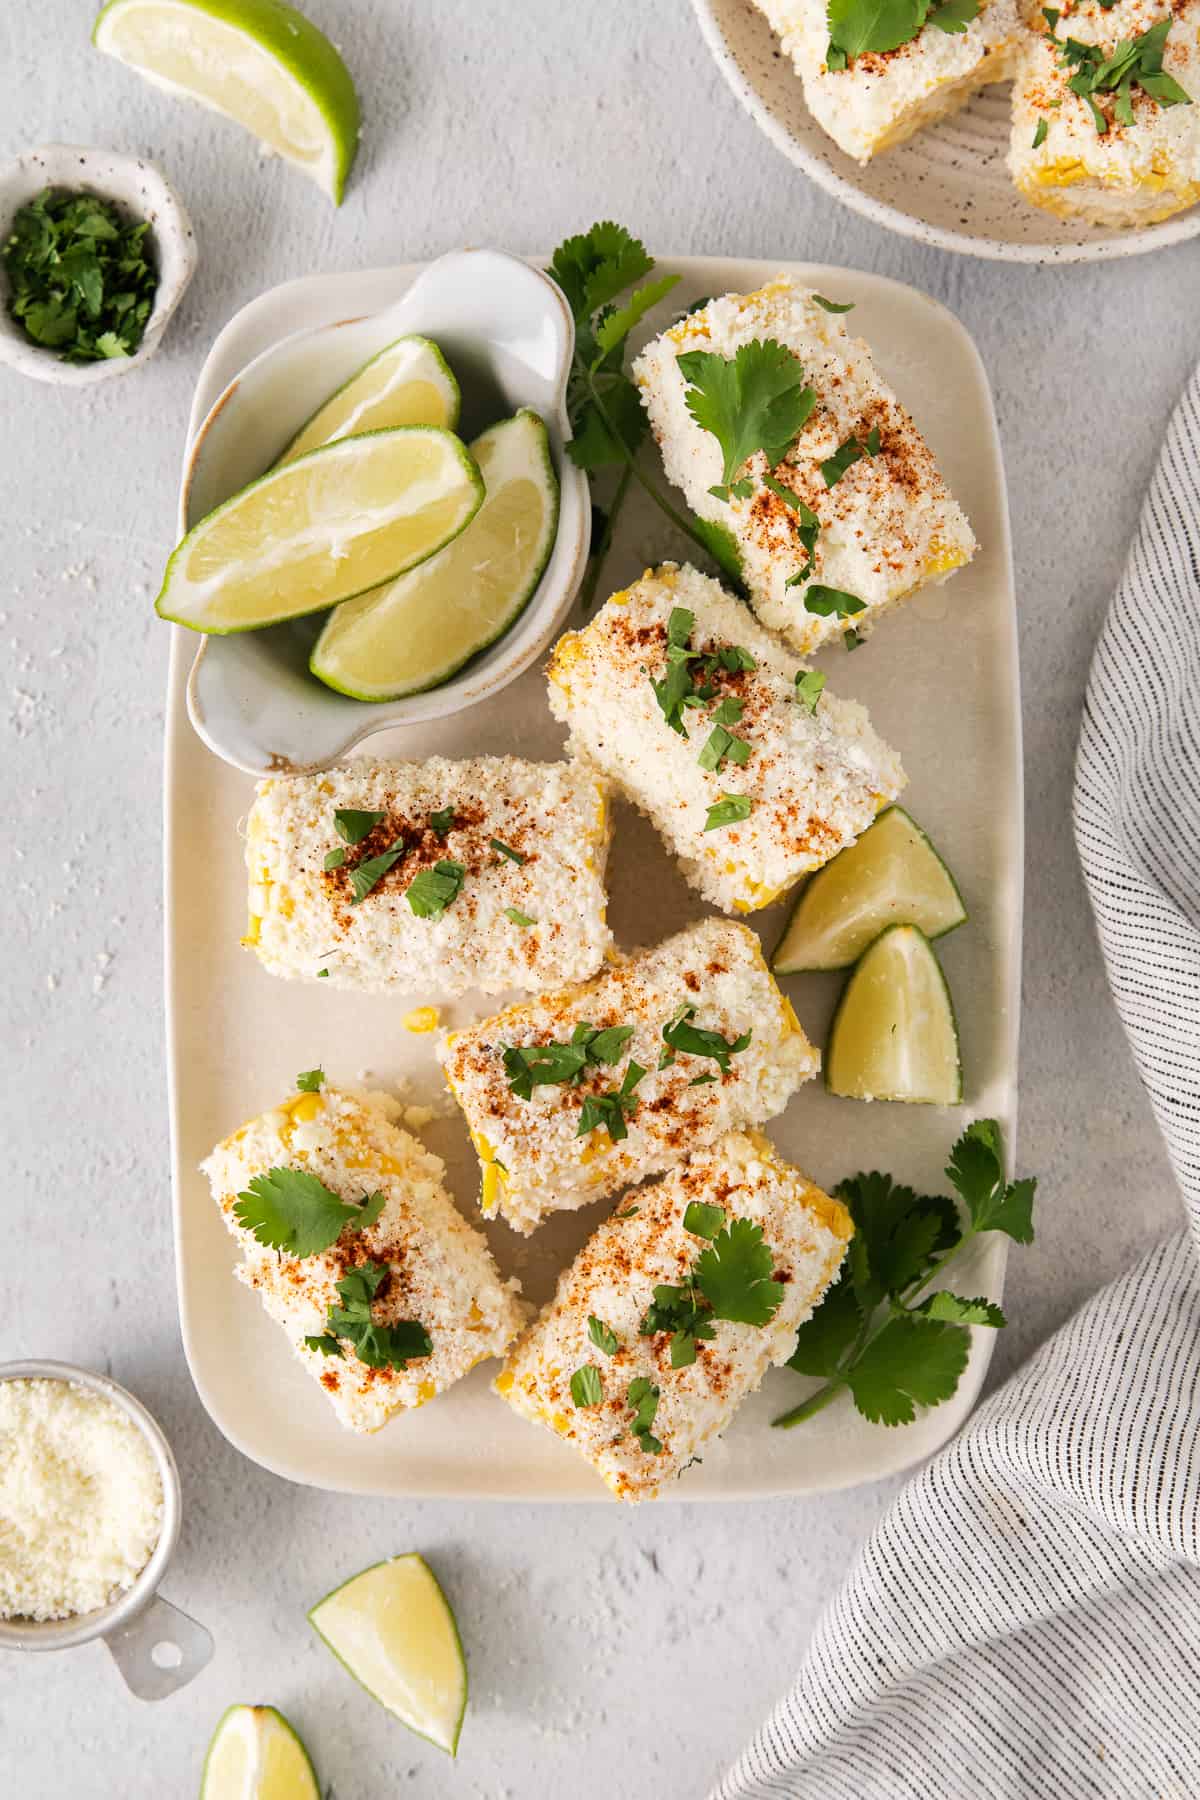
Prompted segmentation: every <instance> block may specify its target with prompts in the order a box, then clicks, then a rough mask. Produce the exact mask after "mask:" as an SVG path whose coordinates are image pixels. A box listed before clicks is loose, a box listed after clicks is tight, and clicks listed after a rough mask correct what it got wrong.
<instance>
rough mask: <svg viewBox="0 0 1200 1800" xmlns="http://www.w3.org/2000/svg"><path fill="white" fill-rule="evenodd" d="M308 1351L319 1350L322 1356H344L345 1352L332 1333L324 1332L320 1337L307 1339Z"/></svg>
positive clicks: (305, 1343) (305, 1341) (305, 1342)
mask: <svg viewBox="0 0 1200 1800" xmlns="http://www.w3.org/2000/svg"><path fill="white" fill-rule="evenodd" d="M304 1347H305V1349H306V1350H319V1351H320V1352H321V1355H322V1356H344V1355H345V1352H344V1351H343V1349H342V1346H341V1345H340V1344H339V1343H338V1341H337V1339H336V1338H335V1337H334V1335H333V1333H332V1332H331V1331H323V1332H322V1333H321V1335H320V1337H306V1338H305V1340H304Z"/></svg>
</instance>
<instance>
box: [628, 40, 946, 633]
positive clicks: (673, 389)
mask: <svg viewBox="0 0 1200 1800" xmlns="http://www.w3.org/2000/svg"><path fill="white" fill-rule="evenodd" d="M939 35H941V34H939ZM829 297H830V298H832V299H834V300H837V299H839V298H840V296H839V295H837V294H834V295H832V296H829ZM756 338H757V339H763V338H773V339H774V340H775V341H776V342H778V343H781V344H784V345H786V347H787V348H788V349H789V350H790V351H791V352H792V353H793V355H794V356H795V357H796V358H797V360H798V362H799V363H800V365H801V367H802V369H803V371H804V378H805V382H806V384H807V385H809V386H811V387H812V388H813V389H814V390H815V392H816V396H817V403H816V405H815V406H814V408H813V411H812V413H811V415H810V417H809V420H808V422H807V424H806V425H804V427H803V428H802V430H801V431H800V434H799V436H798V437H797V439H796V442H795V443H794V445H793V446H792V448H791V449H790V450H789V451H788V453H787V455H786V456H785V457H784V459H783V461H782V462H780V463H778V464H777V465H776V466H775V468H774V470H772V469H771V468H770V467H769V466H768V463H767V458H766V455H765V453H764V452H763V451H761V450H759V451H756V452H755V454H754V455H753V456H752V457H751V458H750V459H749V462H748V464H747V469H746V472H747V474H748V475H749V478H750V480H751V482H752V484H753V492H752V493H751V495H750V496H749V497H748V498H740V497H739V496H737V495H736V494H731V496H730V499H729V500H728V501H724V500H718V499H717V498H716V497H715V496H714V495H712V494H710V493H709V489H710V488H711V487H713V486H719V485H720V484H721V480H722V472H723V463H722V454H721V447H720V444H719V443H718V441H717V439H716V438H715V437H714V436H713V434H712V433H711V432H710V431H705V430H703V429H702V428H701V427H700V426H699V425H697V423H696V421H695V420H694V419H693V418H692V416H691V414H690V413H689V411H688V409H687V399H686V394H687V384H686V383H685V381H684V378H683V376H682V374H681V373H680V370H679V365H678V361H677V359H678V357H679V356H680V354H681V353H682V352H684V351H688V350H706V351H711V352H715V353H717V354H718V355H720V356H723V357H727V358H728V357H732V356H733V355H734V354H735V353H736V351H737V350H738V349H739V347H740V346H741V345H743V344H749V343H751V342H753V341H754V340H755V339H756ZM633 373H634V376H635V378H636V380H637V383H638V386H639V388H640V389H641V394H642V400H643V403H644V405H645V407H646V411H647V414H648V415H649V419H650V426H651V430H652V431H653V433H654V436H655V438H656V440H657V442H658V445H659V448H660V449H661V451H662V458H663V466H664V468H665V469H666V472H667V474H668V476H669V477H670V479H671V480H672V481H673V482H674V483H675V484H676V486H678V487H680V488H682V490H683V492H684V494H685V495H686V497H687V501H688V504H689V506H690V507H691V508H692V510H693V511H694V512H696V513H699V514H700V516H701V517H702V518H705V519H711V520H713V521H714V522H715V523H717V524H720V525H724V526H725V527H726V528H727V529H728V530H729V531H731V532H732V534H733V537H734V539H735V541H736V544H737V548H738V551H739V553H740V555H741V559H742V572H743V575H744V577H745V581H746V585H747V587H748V589H749V592H750V601H751V605H752V606H753V607H754V610H755V612H756V613H757V614H758V616H759V618H760V619H761V620H762V622H763V624H764V625H769V626H771V627H772V628H773V629H774V630H776V631H780V632H782V633H783V635H784V636H785V637H786V638H787V639H788V641H789V642H790V643H791V644H794V645H795V647H796V649H797V650H799V651H800V653H801V654H802V655H804V654H807V653H809V652H810V651H813V650H816V649H818V648H819V647H820V645H822V644H824V643H827V642H829V641H830V640H831V639H836V638H839V637H840V636H841V634H842V632H843V631H844V630H845V629H846V627H847V626H848V625H852V626H853V627H854V629H855V630H856V631H858V632H859V633H860V634H863V633H864V632H867V631H869V630H870V629H871V627H872V625H873V624H874V623H875V621H876V620H877V618H878V617H879V614H880V613H881V612H882V611H883V610H884V609H885V608H886V607H888V606H891V605H892V604H893V603H894V602H895V601H897V600H902V599H904V598H905V597H906V596H907V595H909V594H912V593H914V592H916V590H917V589H918V588H921V587H924V586H925V585H926V584H928V583H930V582H938V581H942V580H944V579H945V577H946V576H947V575H949V574H950V573H951V571H952V570H954V569H957V568H960V567H961V566H962V564H963V563H967V562H970V560H971V558H972V556H973V555H974V554H975V538H974V535H973V534H972V531H971V527H970V526H969V524H968V523H967V520H966V517H965V516H964V514H963V512H962V509H961V508H960V507H959V505H958V504H957V502H956V501H955V500H954V499H953V498H952V497H951V495H950V493H949V492H948V490H947V488H946V484H945V482H944V481H943V479H942V477H941V474H940V473H939V471H938V467H937V464H936V463H935V461H934V459H933V453H932V452H931V450H930V449H929V446H928V445H927V444H926V442H925V440H924V438H923V437H922V436H921V434H920V432H919V431H918V430H917V428H916V426H915V425H914V424H913V421H912V419H911V418H910V417H909V415H908V413H907V412H906V411H905V409H904V408H903V407H902V406H901V404H900V402H899V401H898V400H897V398H896V396H895V395H894V394H893V393H892V391H891V389H890V388H889V387H888V386H887V385H886V384H885V383H884V382H883V381H881V380H880V377H879V375H878V374H877V373H876V370H875V366H874V363H873V362H872V360H871V353H870V350H869V349H868V348H867V346H866V344H865V343H864V342H863V341H862V339H861V338H854V337H851V336H850V333H849V331H848V330H847V328H846V325H845V322H844V319H843V318H842V317H841V316H839V315H837V314H833V313H828V312H826V311H825V310H824V308H823V307H821V306H820V305H818V303H817V301H816V300H815V299H814V298H813V295H812V292H811V291H810V290H809V289H808V288H804V287H801V286H800V285H799V284H798V283H797V282H795V281H793V280H791V278H790V277H788V276H785V275H781V276H779V278H778V279H777V280H775V281H773V282H771V283H769V285H768V286H766V287H764V288H760V289H759V290H758V292H757V293H753V294H727V295H725V297H724V298H723V299H720V300H711V301H710V302H709V304H708V305H707V306H705V307H703V308H702V309H701V310H700V311H699V312H694V313H689V314H688V315H687V317H686V318H684V319H682V320H680V322H679V324H677V325H673V326H672V327H671V328H670V330H669V331H665V332H664V333H663V334H662V336H661V337H657V338H655V339H654V340H653V342H652V343H650V344H648V345H647V346H646V348H645V349H644V350H643V351H642V353H641V355H640V356H639V357H638V358H637V359H636V361H635V363H634V365H633ZM872 431H877V432H878V434H879V450H878V453H877V454H876V455H874V456H866V455H864V456H862V457H861V458H860V459H859V460H858V461H857V462H855V463H853V464H852V465H851V467H849V468H848V469H847V470H846V471H845V473H844V474H843V475H842V476H841V479H840V480H839V481H838V482H837V483H836V484H835V485H834V486H833V487H829V486H828V485H827V483H826V481H825V478H824V476H823V475H822V473H821V464H822V463H823V462H825V461H827V460H828V459H829V458H830V457H832V456H833V454H834V452H835V451H836V450H838V449H839V448H840V446H841V445H843V444H844V443H845V442H846V441H847V440H848V439H851V438H853V439H855V440H857V441H858V442H860V443H864V444H865V442H866V440H867V439H868V437H869V436H870V434H871V432H872ZM768 474H773V476H774V478H775V479H776V480H777V481H779V482H781V483H782V484H783V485H784V486H785V487H788V488H790V489H791V491H792V493H793V494H794V495H795V496H796V497H797V499H799V500H800V501H801V502H803V504H804V505H805V506H807V507H809V508H810V509H811V510H812V511H813V512H815V513H816V515H817V517H818V518H819V520H820V525H821V529H820V533H819V535H818V537H817V540H816V549H815V552H814V556H813V560H812V564H811V574H810V576H809V580H808V581H806V582H804V583H803V584H801V585H799V586H793V587H789V586H788V585H787V584H788V580H789V578H790V577H791V576H793V575H796V574H798V573H799V572H800V571H802V570H804V569H807V568H809V559H808V553H807V551H806V550H805V548H804V546H803V539H802V536H801V531H802V528H803V527H802V518H801V514H800V513H799V512H798V511H797V510H796V509H795V508H794V507H793V506H789V505H788V503H787V502H786V501H785V500H783V499H781V498H780V496H779V495H778V494H775V493H773V492H772V491H771V490H770V489H769V488H767V487H764V486H763V476H764V475H768ZM810 582H815V583H818V584H820V585H822V586H824V587H831V588H838V589H840V590H841V591H842V592H843V593H849V594H853V595H854V596H855V598H856V599H858V600H861V601H862V602H863V605H864V607H865V609H866V610H865V611H862V612H858V613H855V614H854V616H853V617H852V618H849V619H845V618H839V617H837V616H836V615H832V614H831V615H830V616H829V617H828V618H822V617H819V616H818V615H817V614H815V613H811V612H808V611H807V610H806V609H805V605H804V596H805V593H806V591H807V589H808V586H809V583H810Z"/></svg>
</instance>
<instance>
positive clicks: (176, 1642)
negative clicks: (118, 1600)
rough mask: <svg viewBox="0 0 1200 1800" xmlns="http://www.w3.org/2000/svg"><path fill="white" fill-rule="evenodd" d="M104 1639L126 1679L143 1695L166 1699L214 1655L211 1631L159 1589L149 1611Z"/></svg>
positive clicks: (153, 1698) (139, 1697)
mask: <svg viewBox="0 0 1200 1800" xmlns="http://www.w3.org/2000/svg"><path fill="white" fill-rule="evenodd" d="M104 1642H105V1643H106V1644H107V1646H108V1652H109V1655H110V1656H111V1657H112V1659H113V1661H114V1662H115V1663H116V1665H117V1667H118V1669H120V1671H121V1675H122V1677H123V1678H124V1681H125V1685H126V1687H127V1688H128V1689H129V1691H130V1692H131V1693H133V1694H136V1695H137V1697H138V1699H139V1700H165V1699H166V1698H167V1695H168V1694H173V1693H174V1692H175V1690H176V1688H181V1687H186V1686H187V1684H188V1682H189V1681H191V1680H193V1679H194V1677H195V1676H197V1675H198V1674H199V1673H200V1671H201V1669H203V1668H204V1666H205V1665H206V1663H208V1662H209V1661H210V1660H211V1658H212V1653H213V1641H212V1636H211V1634H210V1633H209V1632H208V1631H207V1630H206V1629H205V1627H204V1626H203V1625H201V1624H199V1623H198V1622H197V1621H196V1620H195V1619H189V1617H188V1615H187V1614H186V1613H185V1612H180V1610H179V1608H178V1607H177V1606H172V1605H171V1603H170V1601H169V1600H163V1599H161V1598H160V1597H159V1596H158V1595H157V1594H156V1595H155V1597H154V1599H153V1600H152V1601H151V1602H150V1604H149V1606H148V1607H147V1608H146V1610H145V1612H141V1613H139V1614H138V1616H137V1618H136V1619H131V1620H130V1621H129V1624H128V1625H123V1626H121V1628H120V1629H119V1630H118V1631H112V1632H109V1633H108V1634H107V1636H106V1637H105V1639H104Z"/></svg>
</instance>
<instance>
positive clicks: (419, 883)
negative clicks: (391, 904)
mask: <svg viewBox="0 0 1200 1800" xmlns="http://www.w3.org/2000/svg"><path fill="white" fill-rule="evenodd" d="M466 873H467V871H466V869H465V867H464V866H463V864H462V863H460V862H448V861H445V860H442V861H439V862H435V863H434V865H433V867H432V869H420V870H418V872H417V873H416V874H415V875H414V876H413V878H412V881H411V882H410V883H409V885H408V888H407V890H406V892H405V896H404V897H405V899H406V900H407V901H408V904H409V905H410V906H411V907H412V910H413V911H414V912H415V913H416V915H417V917H418V919H440V918H441V916H442V914H443V913H444V912H445V910H446V908H447V907H448V906H452V905H453V904H454V902H455V900H457V899H458V896H459V894H460V892H461V891H462V884H463V880H464V878H465V876H466Z"/></svg>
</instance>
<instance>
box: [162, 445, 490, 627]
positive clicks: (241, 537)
mask: <svg viewBox="0 0 1200 1800" xmlns="http://www.w3.org/2000/svg"><path fill="white" fill-rule="evenodd" d="M483 497H484V489H483V480H482V477H481V476H480V473H479V470H478V468H477V467H476V465H475V461H474V459H473V457H472V456H471V454H470V452H469V451H468V449H467V447H466V445H465V444H463V443H461V442H460V441H459V439H458V438H456V437H455V436H454V435H453V433H452V432H449V431H439V430H436V429H434V428H433V427H430V426H418V425H405V426H400V427H399V428H398V429H396V430H394V431H372V432H367V433H366V434H365V435H363V436H362V437H348V438H340V439H339V440H338V442H337V443H336V444H327V445H326V446H325V447H324V448H323V449H320V450H310V451H309V453H308V455H307V456H302V457H299V458H298V459H297V461H295V462H291V463H287V464H285V465H284V466H283V467H282V468H276V469H272V470H271V471H270V473H269V474H267V475H263V476H261V477H260V479H259V480H258V481H254V482H251V484H250V486H249V487H245V488H242V489H241V491H240V492H239V493H236V494H234V495H233V496H232V498H231V499H229V500H226V501H225V502H224V504H223V505H221V506H218V507H217V508H216V509H215V511H213V512H211V513H209V514H208V515H207V516H206V517H205V518H203V519H201V520H200V522H199V524H198V525H194V526H193V527H192V529H191V531H189V532H188V534H187V536H186V537H185V538H184V539H183V542H182V543H181V544H179V545H178V547H177V548H176V549H175V550H174V551H173V552H172V555H171V559H170V561H169V562H168V564H167V570H166V575H165V577H164V580H163V586H162V591H161V593H160V594H159V596H158V599H157V600H156V602H155V606H156V609H157V611H158V613H159V615H160V617H162V618H164V619H172V620H174V621H175V623H176V624H179V625H186V626H188V627H189V629H191V630H192V631H205V632H212V633H215V634H219V635H224V634H225V633H228V632H235V631H257V630H259V629H260V628H261V627H262V626H264V625H277V624H279V623H280V622H281V621H282V620H284V619H295V618H299V617H300V616H301V615H302V614H304V613H311V612H320V611H323V610H324V609H325V608H326V607H330V606H336V605H337V604H338V603H339V602H340V601H343V600H349V599H351V598H352V597H353V596H354V595H355V594H361V593H363V592H365V591H366V590H367V589H368V588H375V587H378V586H380V585H381V583H383V582H387V581H392V580H394V579H395V577H396V576H397V575H400V574H402V573H403V572H404V571H405V570H406V569H411V568H413V567H415V565H416V564H417V563H420V562H423V561H424V560H425V558H426V557H427V556H432V555H434V554H435V552H436V551H438V550H441V549H442V548H443V547H444V546H445V545H446V544H448V543H449V542H450V541H451V539H452V538H455V537H457V535H458V533H459V532H460V531H462V530H463V529H464V528H465V527H466V526H467V525H468V524H470V522H471V520H472V519H473V518H474V516H475V514H476V513H477V512H478V511H479V508H480V506H481V505H482V503H483Z"/></svg>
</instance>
